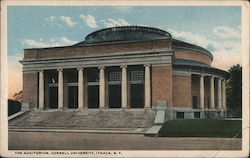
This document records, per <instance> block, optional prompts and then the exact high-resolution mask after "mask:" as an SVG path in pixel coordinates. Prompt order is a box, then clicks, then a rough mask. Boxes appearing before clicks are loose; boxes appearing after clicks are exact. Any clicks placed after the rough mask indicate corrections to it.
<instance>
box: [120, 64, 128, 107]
mask: <svg viewBox="0 0 250 158" xmlns="http://www.w3.org/2000/svg"><path fill="white" fill-rule="evenodd" d="M121 68H122V108H127V106H128V87H127V86H128V85H127V83H128V81H127V66H125V65H123V66H121Z"/></svg>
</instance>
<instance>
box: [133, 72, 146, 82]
mask: <svg viewBox="0 0 250 158" xmlns="http://www.w3.org/2000/svg"><path fill="white" fill-rule="evenodd" d="M143 79H144V73H143V71H142V70H134V71H131V73H130V80H131V81H140V80H143Z"/></svg>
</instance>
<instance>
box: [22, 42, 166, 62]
mask: <svg viewBox="0 0 250 158" xmlns="http://www.w3.org/2000/svg"><path fill="white" fill-rule="evenodd" d="M169 47H170V41H169V40H167V39H159V40H152V41H141V42H126V43H106V44H103V43H98V44H92V45H86V46H74V47H57V48H41V49H25V50H24V59H41V58H51V57H75V56H84V55H87V56H89V55H93V54H102V53H105V54H107V53H110V54H112V53H114V52H130V51H140V50H150V49H157V48H169Z"/></svg>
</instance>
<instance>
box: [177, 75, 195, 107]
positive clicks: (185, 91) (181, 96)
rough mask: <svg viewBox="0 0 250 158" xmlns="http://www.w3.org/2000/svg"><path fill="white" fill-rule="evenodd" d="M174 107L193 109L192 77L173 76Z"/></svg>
mask: <svg viewBox="0 0 250 158" xmlns="http://www.w3.org/2000/svg"><path fill="white" fill-rule="evenodd" d="M173 107H192V96H191V76H180V75H174V76H173Z"/></svg>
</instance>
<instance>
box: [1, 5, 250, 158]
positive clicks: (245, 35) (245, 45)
mask: <svg viewBox="0 0 250 158" xmlns="http://www.w3.org/2000/svg"><path fill="white" fill-rule="evenodd" d="M11 5H17V6H31V5H32V6H41V5H43V6H94V5H95V6H117V5H120V6H136V5H138V6H164V5H166V6H241V7H242V66H243V82H242V83H243V85H242V87H243V109H242V111H243V112H244V113H243V129H244V131H243V135H242V142H243V146H242V148H243V150H241V151H215V150H202V151H198V150H182V151H179V150H166V151H162V150H160V151H157V150H152V151H145V150H143V151H138V150H135V151H122V152H123V156H125V157H142V156H143V157H173V156H174V157H214V156H216V157H248V155H249V18H250V17H249V12H250V8H249V2H248V1H246V0H245V1H243V0H242V1H240V0H239V1H236V0H235V1H188V0H186V1H163V0H155V1H153V0H135V1H130V0H123V1H113V0H112V1H111V0H101V1H99V0H86V1H80V0H68V1H67V0H60V1H59V0H58V1H57V0H43V1H41V0H2V1H1V58H0V59H1V71H0V75H1V76H0V77H1V89H0V90H1V91H0V94H1V108H0V112H1V133H0V136H1V148H0V149H1V154H2V156H3V155H4V156H8V157H9V156H11V157H13V156H15V157H18V155H15V154H14V151H8V146H7V141H8V133H7V132H8V131H7V129H8V126H7V94H8V93H7V85H8V82H7V78H6V76H8V75H7V74H8V72H7V42H6V41H7V14H6V13H7V6H11ZM54 151H55V150H54ZM23 156H26V157H27V156H30V157H34V156H36V157H47V156H46V155H23ZM49 156H52V155H49ZM53 156H55V155H53ZM59 156H62V155H59ZM81 156H82V155H81ZM88 156H89V157H92V155H88ZM108 156H110V155H108ZM63 157H68V156H67V155H63ZM74 157H77V155H75V156H74Z"/></svg>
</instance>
